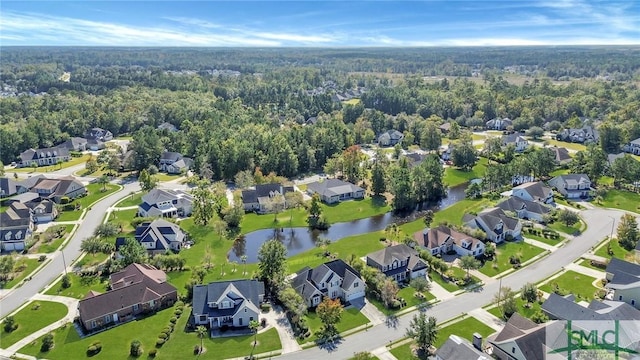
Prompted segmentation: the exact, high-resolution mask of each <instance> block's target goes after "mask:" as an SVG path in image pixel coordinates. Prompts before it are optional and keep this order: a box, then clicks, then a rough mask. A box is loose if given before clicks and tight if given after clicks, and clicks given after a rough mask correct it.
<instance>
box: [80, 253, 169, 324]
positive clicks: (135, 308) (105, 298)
mask: <svg viewBox="0 0 640 360" xmlns="http://www.w3.org/2000/svg"><path fill="white" fill-rule="evenodd" d="M109 286H110V290H109V291H107V292H105V293H99V292H97V291H93V290H92V291H89V293H88V294H87V295H86V296H85V297H84V298H83V299H82V300H80V302H79V303H78V312H79V315H80V323H81V324H82V325H83V326H84V328H85V329H86V330H87V331H89V332H92V331H96V330H100V329H103V328H106V327H111V326H115V325H119V324H122V323H125V322H127V321H130V320H134V319H135V318H136V316H137V315H140V314H143V313H150V312H155V311H158V310H161V309H164V308H167V307H169V306H172V305H173V304H174V303H175V302H176V301H177V300H178V292H177V290H176V288H175V287H173V286H172V285H171V284H169V283H168V282H167V275H166V274H165V273H164V271H161V270H158V269H156V268H155V267H153V266H151V265H145V264H135V263H134V264H131V265H129V266H127V267H126V268H124V269H123V270H121V271H119V272H117V273H114V274H111V276H110V277H109Z"/></svg>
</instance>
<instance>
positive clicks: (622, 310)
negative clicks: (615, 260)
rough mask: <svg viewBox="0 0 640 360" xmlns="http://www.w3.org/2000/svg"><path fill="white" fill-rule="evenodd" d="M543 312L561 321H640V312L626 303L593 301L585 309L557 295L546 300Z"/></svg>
mask: <svg viewBox="0 0 640 360" xmlns="http://www.w3.org/2000/svg"><path fill="white" fill-rule="evenodd" d="M542 310H543V311H544V312H545V313H547V314H549V317H551V318H554V319H560V320H640V311H638V310H636V308H634V307H633V306H631V305H629V304H627V303H625V302H620V301H609V300H605V301H603V302H600V301H596V300H593V301H592V302H591V303H590V304H589V306H588V307H584V306H581V305H579V304H577V303H575V302H574V301H573V300H572V299H570V298H565V297H562V296H560V295H557V294H555V293H551V294H550V295H549V298H548V299H547V300H545V302H544V303H543V304H542Z"/></svg>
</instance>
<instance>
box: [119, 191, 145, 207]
mask: <svg viewBox="0 0 640 360" xmlns="http://www.w3.org/2000/svg"><path fill="white" fill-rule="evenodd" d="M143 195H144V193H141V192H138V193H134V194H130V195H129V196H127V197H126V198H124V199H123V200H122V201H120V202H119V203H117V204H116V206H117V207H128V206H138V205H140V203H142V196H143Z"/></svg>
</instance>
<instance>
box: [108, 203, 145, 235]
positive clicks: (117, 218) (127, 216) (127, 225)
mask: <svg viewBox="0 0 640 360" xmlns="http://www.w3.org/2000/svg"><path fill="white" fill-rule="evenodd" d="M137 213H138V209H130V210H115V211H113V212H112V213H111V215H110V216H109V221H110V222H115V223H118V224H120V225H121V226H122V232H125V233H126V232H131V231H135V229H134V228H133V225H131V221H132V220H133V219H134V218H135V217H136V214H137Z"/></svg>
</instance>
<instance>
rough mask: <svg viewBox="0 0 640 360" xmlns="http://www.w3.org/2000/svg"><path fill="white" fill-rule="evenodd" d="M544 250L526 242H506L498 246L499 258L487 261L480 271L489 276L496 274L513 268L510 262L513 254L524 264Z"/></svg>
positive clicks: (497, 253)
mask: <svg viewBox="0 0 640 360" xmlns="http://www.w3.org/2000/svg"><path fill="white" fill-rule="evenodd" d="M543 252H544V250H543V249H541V248H539V247H537V246H534V245H531V244H527V243H525V242H504V243H502V244H500V245H498V247H497V248H496V255H497V259H494V260H492V261H486V262H485V263H484V265H483V266H482V267H481V268H480V272H482V273H483V274H485V275H487V276H496V275H498V274H500V273H502V272H503V271H507V270H509V269H511V268H513V265H512V264H511V263H510V262H509V259H510V258H511V257H512V256H517V257H518V258H519V259H520V263H521V264H523V263H525V262H526V261H528V260H529V259H531V258H533V257H535V256H537V255H539V254H542V253H543Z"/></svg>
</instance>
